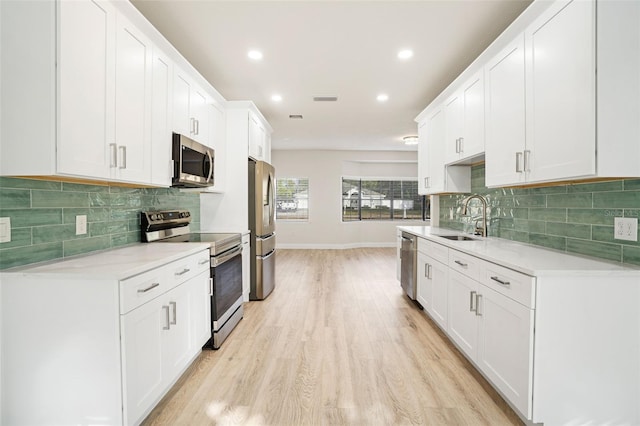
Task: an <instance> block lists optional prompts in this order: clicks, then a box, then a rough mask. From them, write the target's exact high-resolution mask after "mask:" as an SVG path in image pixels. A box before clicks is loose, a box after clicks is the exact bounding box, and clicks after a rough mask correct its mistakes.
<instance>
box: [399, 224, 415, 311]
mask: <svg viewBox="0 0 640 426" xmlns="http://www.w3.org/2000/svg"><path fill="white" fill-rule="evenodd" d="M417 263H418V237H416V236H415V235H413V234H409V233H408V232H403V233H402V247H401V249H400V284H401V285H402V289H403V290H404V292H405V293H407V296H409V299H411V300H416V292H417V288H418V287H417V285H418V279H417V276H416V266H417Z"/></svg>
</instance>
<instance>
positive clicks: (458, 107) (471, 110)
mask: <svg viewBox="0 0 640 426" xmlns="http://www.w3.org/2000/svg"><path fill="white" fill-rule="evenodd" d="M445 121H446V131H445V138H446V141H445V163H446V164H450V163H457V162H460V161H461V160H468V159H470V158H472V157H475V156H478V155H480V154H482V153H483V152H484V79H483V74H482V71H480V72H478V73H476V75H474V76H473V77H472V78H471V79H470V80H469V81H467V82H466V83H465V84H464V85H462V88H461V89H460V91H458V92H457V93H455V94H454V95H453V96H452V97H451V98H449V99H448V100H447V101H446V102H445Z"/></svg>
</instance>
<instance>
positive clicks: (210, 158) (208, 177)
mask: <svg viewBox="0 0 640 426" xmlns="http://www.w3.org/2000/svg"><path fill="white" fill-rule="evenodd" d="M207 157H209V174H208V175H207V182H211V178H212V177H213V156H212V155H211V152H209V151H207Z"/></svg>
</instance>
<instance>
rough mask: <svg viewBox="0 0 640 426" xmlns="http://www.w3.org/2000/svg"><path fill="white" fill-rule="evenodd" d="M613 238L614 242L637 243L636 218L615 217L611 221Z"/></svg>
mask: <svg viewBox="0 0 640 426" xmlns="http://www.w3.org/2000/svg"><path fill="white" fill-rule="evenodd" d="M613 229H614V230H613V238H615V239H616V240H627V241H638V218H637V217H616V218H614V219H613Z"/></svg>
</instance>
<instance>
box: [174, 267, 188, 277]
mask: <svg viewBox="0 0 640 426" xmlns="http://www.w3.org/2000/svg"><path fill="white" fill-rule="evenodd" d="M190 270H191V269H188V268H184V269H183V270H182V271H180V272H176V273H175V274H174V275H175V276H176V277H179V276H180V275H184V274H186V273H187V272H189V271H190Z"/></svg>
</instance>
